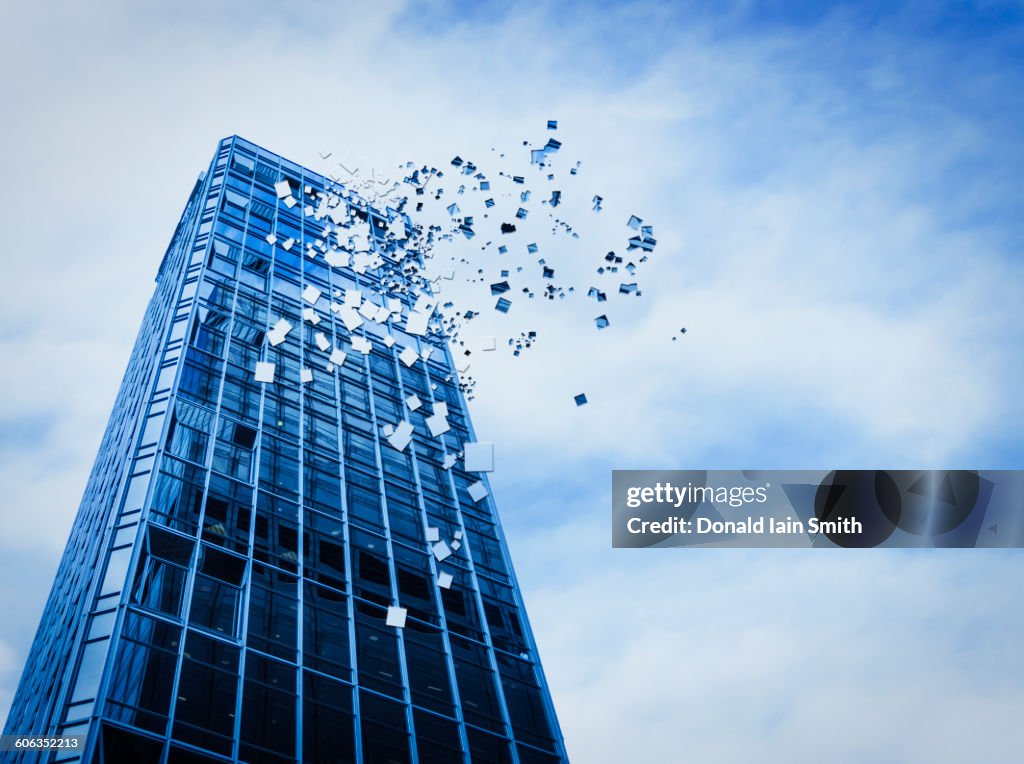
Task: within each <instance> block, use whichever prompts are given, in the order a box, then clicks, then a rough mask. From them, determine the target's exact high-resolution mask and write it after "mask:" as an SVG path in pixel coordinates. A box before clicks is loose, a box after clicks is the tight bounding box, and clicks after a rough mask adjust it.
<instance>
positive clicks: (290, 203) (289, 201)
mask: <svg viewBox="0 0 1024 764" xmlns="http://www.w3.org/2000/svg"><path fill="white" fill-rule="evenodd" d="M296 204H298V202H297V201H295V197H294V196H286V197H285V200H284V206H285V207H287V208H288V209H291V208H292V207H294V206H295V205H296Z"/></svg>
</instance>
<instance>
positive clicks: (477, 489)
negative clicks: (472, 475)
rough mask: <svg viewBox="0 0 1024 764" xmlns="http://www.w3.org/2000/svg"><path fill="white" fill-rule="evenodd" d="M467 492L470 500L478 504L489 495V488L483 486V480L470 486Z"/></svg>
mask: <svg viewBox="0 0 1024 764" xmlns="http://www.w3.org/2000/svg"><path fill="white" fill-rule="evenodd" d="M466 491H467V492H468V493H469V498H471V499H472V500H473V501H475V502H476V501H480V500H481V499H482V498H484V497H485V496H486V495H487V486H485V485H484V484H483V481H482V480H478V481H476V482H475V483H473V484H472V485H471V486H469V488H467V489H466Z"/></svg>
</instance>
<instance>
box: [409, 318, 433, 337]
mask: <svg viewBox="0 0 1024 764" xmlns="http://www.w3.org/2000/svg"><path fill="white" fill-rule="evenodd" d="M429 320H430V315H429V314H428V313H410V314H409V317H408V318H407V319H405V331H406V332H407V333H409V334H415V335H417V336H420V337H422V336H423V335H424V334H426V333H427V322H428V321H429Z"/></svg>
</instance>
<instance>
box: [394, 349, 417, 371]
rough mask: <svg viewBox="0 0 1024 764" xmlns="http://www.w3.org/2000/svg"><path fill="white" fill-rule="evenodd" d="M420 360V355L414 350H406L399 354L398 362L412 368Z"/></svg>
mask: <svg viewBox="0 0 1024 764" xmlns="http://www.w3.org/2000/svg"><path fill="white" fill-rule="evenodd" d="M419 359H420V354H419V353H417V352H416V351H415V350H413V349H412V348H406V349H405V350H403V351H402V352H401V353H399V354H398V360H400V361H401V362H402V363H404V364H405V365H406V366H410V367H411V366H412V365H413V364H414V363H416V362H417V361H418V360H419Z"/></svg>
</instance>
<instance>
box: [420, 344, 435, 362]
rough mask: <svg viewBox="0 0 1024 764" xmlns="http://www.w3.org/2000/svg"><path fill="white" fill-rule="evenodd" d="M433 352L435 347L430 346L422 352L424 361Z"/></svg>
mask: <svg viewBox="0 0 1024 764" xmlns="http://www.w3.org/2000/svg"><path fill="white" fill-rule="evenodd" d="M433 352H434V348H432V347H428V348H427V349H426V350H424V351H423V352H422V353H421V354H420V356H421V357H422V358H423V360H424V361H426V360H427V359H428V358H430V354H431V353H433Z"/></svg>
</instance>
